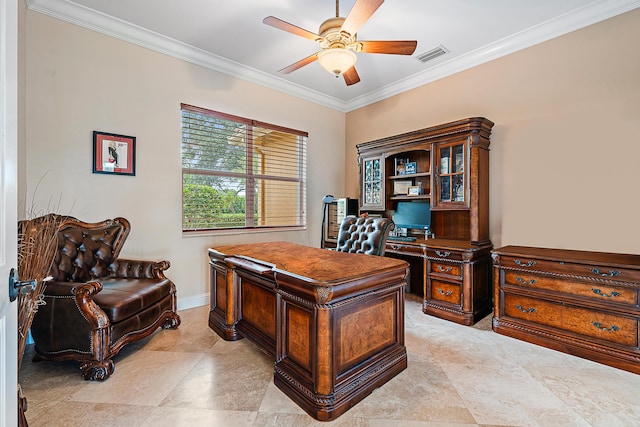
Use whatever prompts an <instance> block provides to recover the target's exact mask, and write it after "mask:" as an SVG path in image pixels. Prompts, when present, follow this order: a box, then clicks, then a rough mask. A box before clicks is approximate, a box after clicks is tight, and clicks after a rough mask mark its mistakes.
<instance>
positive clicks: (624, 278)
mask: <svg viewBox="0 0 640 427" xmlns="http://www.w3.org/2000/svg"><path fill="white" fill-rule="evenodd" d="M500 264H501V265H502V266H503V267H508V268H518V269H523V270H531V271H538V272H551V273H555V274H561V275H565V276H570V277H573V278H587V279H591V280H597V281H601V282H606V281H613V282H628V283H639V282H640V270H634V269H627V268H618V267H615V266H603V265H598V264H579V263H572V262H563V261H549V260H541V259H535V258H527V257H515V256H507V255H505V256H502V257H501V260H500Z"/></svg>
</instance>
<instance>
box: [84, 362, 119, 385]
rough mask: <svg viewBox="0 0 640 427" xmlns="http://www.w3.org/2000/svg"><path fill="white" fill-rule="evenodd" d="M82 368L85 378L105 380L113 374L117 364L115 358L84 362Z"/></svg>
mask: <svg viewBox="0 0 640 427" xmlns="http://www.w3.org/2000/svg"><path fill="white" fill-rule="evenodd" d="M80 369H81V370H82V376H83V377H84V379H85V380H91V381H104V380H106V379H107V378H109V377H110V376H111V374H113V371H114V369H115V366H114V364H113V360H111V359H105V360H102V361H92V362H84V363H83V364H82V365H81V366H80Z"/></svg>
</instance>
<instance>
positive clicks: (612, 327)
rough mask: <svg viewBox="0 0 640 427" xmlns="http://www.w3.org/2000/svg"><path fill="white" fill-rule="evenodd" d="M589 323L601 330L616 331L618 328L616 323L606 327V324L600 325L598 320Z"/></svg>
mask: <svg viewBox="0 0 640 427" xmlns="http://www.w3.org/2000/svg"><path fill="white" fill-rule="evenodd" d="M591 324H592V325H593V326H595V327H596V328H598V329H600V330H602V331H607V332H617V331H619V330H620V327H619V326H616V325H611V327H610V328H607V327H606V326H602V324H601V323H600V322H591Z"/></svg>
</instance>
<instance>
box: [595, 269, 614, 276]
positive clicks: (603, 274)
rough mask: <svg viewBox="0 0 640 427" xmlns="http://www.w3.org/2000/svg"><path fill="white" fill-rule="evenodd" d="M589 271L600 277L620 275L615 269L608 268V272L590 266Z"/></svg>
mask: <svg viewBox="0 0 640 427" xmlns="http://www.w3.org/2000/svg"><path fill="white" fill-rule="evenodd" d="M591 272H592V273H593V274H597V275H598V276H602V277H616V276H619V275H620V272H619V271H617V270H609V273H601V272H600V269H599V268H592V269H591Z"/></svg>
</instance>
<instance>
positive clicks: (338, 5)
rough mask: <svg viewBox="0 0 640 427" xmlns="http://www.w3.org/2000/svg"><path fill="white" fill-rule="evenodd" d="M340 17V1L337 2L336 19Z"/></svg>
mask: <svg viewBox="0 0 640 427" xmlns="http://www.w3.org/2000/svg"><path fill="white" fill-rule="evenodd" d="M339 17H340V0H336V18H339Z"/></svg>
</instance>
